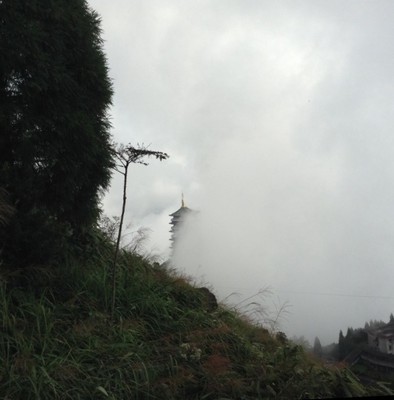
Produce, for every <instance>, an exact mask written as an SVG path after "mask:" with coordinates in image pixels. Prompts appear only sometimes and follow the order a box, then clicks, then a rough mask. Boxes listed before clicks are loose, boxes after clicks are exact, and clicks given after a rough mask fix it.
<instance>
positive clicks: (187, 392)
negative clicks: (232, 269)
mask: <svg viewBox="0 0 394 400" xmlns="http://www.w3.org/2000/svg"><path fill="white" fill-rule="evenodd" d="M113 250H114V245H113V244H111V243H109V242H107V241H106V240H103V239H101V236H100V235H99V234H98V235H97V244H96V247H95V248H92V252H91V255H90V256H89V258H88V259H86V260H81V259H79V260H72V259H70V260H69V261H68V263H67V264H65V265H63V266H61V267H57V268H44V267H42V268H38V267H36V268H32V269H30V275H29V276H28V277H27V276H26V275H25V274H24V273H23V271H22V270H21V271H18V270H13V271H8V272H6V271H5V270H4V269H3V271H2V273H1V287H0V289H1V300H0V301H1V307H2V310H1V321H0V323H1V328H2V333H1V336H2V340H1V341H0V397H1V398H10V399H38V398H40V399H89V398H94V399H97V398H103V399H104V398H110V399H126V398H127V399H155V398H156V399H186V398H187V399H218V398H227V399H259V398H260V399H263V398H319V397H320V398H324V397H343V396H363V395H367V394H384V393H385V392H384V389H377V388H375V389H374V388H365V387H364V386H362V385H361V384H360V382H359V381H358V380H357V379H356V378H355V377H354V375H353V374H352V373H351V372H350V371H348V370H347V369H346V368H343V367H340V366H331V367H328V366H325V365H323V364H322V363H321V362H320V361H318V360H314V359H312V358H310V356H308V355H307V354H306V353H305V352H304V351H303V350H302V348H301V347H300V346H296V345H293V344H292V343H291V342H289V341H288V340H287V339H286V338H285V336H284V335H279V336H278V337H275V336H274V335H271V334H270V333H269V332H268V331H267V330H266V329H264V328H263V327H261V326H256V325H254V324H252V323H250V322H248V321H247V320H245V319H244V318H243V317H242V316H239V315H237V314H236V313H234V312H233V311H230V310H229V309H227V308H226V307H222V306H219V307H218V308H217V309H215V310H212V308H211V307H209V303H208V302H207V299H206V297H205V295H204V292H203V291H200V290H197V289H196V288H194V287H193V285H191V284H190V283H189V282H188V281H187V280H186V279H184V278H182V277H179V276H177V275H176V274H174V273H173V272H171V270H168V269H166V268H165V267H163V266H159V265H158V264H154V265H151V264H150V263H149V262H147V261H146V260H144V259H143V258H141V257H140V256H138V255H135V254H134V255H133V254H131V253H128V252H125V251H122V252H121V254H120V257H119V268H120V269H119V275H118V286H117V306H116V309H115V315H114V317H113V318H111V316H110V286H109V285H108V275H109V270H108V265H109V264H110V260H111V259H112V256H113Z"/></svg>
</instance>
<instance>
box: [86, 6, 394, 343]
mask: <svg viewBox="0 0 394 400" xmlns="http://www.w3.org/2000/svg"><path fill="white" fill-rule="evenodd" d="M89 3H90V5H91V6H92V8H93V9H95V10H96V11H97V12H98V13H99V14H100V15H101V18H102V28H103V37H104V39H105V44H104V48H105V52H106V54H107V57H108V62H109V67H110V72H109V73H110V77H111V78H112V79H113V83H114V90H115V96H114V104H113V107H112V109H111V121H112V125H113V131H112V133H113V135H114V138H115V140H117V141H119V142H123V143H128V142H131V143H132V144H137V143H145V144H151V147H150V148H151V149H152V150H160V151H165V152H167V153H168V154H170V159H169V160H167V161H164V162H162V163H160V162H158V161H156V160H152V162H151V163H150V165H149V166H148V167H144V166H135V167H133V168H132V170H131V174H130V179H129V192H128V207H127V216H126V219H127V222H129V223H131V224H132V230H136V229H137V228H138V227H140V226H144V227H148V228H150V229H151V230H152V232H151V234H150V241H149V243H148V247H149V248H150V249H154V251H155V252H156V253H158V254H160V255H161V256H162V258H163V260H164V259H166V257H167V256H168V246H169V232H168V231H169V221H170V218H169V216H168V214H170V213H172V212H174V211H176V210H177V209H178V208H179V206H180V201H181V193H182V192H183V193H184V194H185V200H186V203H187V205H188V206H189V207H191V208H193V209H197V210H199V211H200V214H199V216H200V217H199V221H195V223H194V224H192V225H193V226H194V228H193V229H192V228H190V229H189V230H188V232H186V234H185V237H184V251H183V252H180V253H179V255H178V259H177V263H178V267H179V269H180V270H181V271H183V272H185V273H187V274H189V275H192V276H194V277H195V279H196V280H197V281H198V282H201V283H204V284H207V285H210V286H212V288H213V290H214V292H215V293H216V294H217V295H218V297H219V298H221V299H223V298H225V297H226V296H228V295H229V294H231V293H233V292H238V293H241V297H242V296H244V297H247V296H250V295H252V294H253V293H256V292H257V291H258V290H259V289H261V288H263V287H267V286H269V287H270V288H271V290H272V293H273V295H272V296H271V297H270V298H269V299H266V301H267V307H268V305H269V304H271V303H272V302H276V303H283V302H286V301H287V302H288V303H289V304H290V305H291V307H290V308H289V311H290V314H289V315H288V316H287V321H283V322H282V326H281V329H283V330H284V331H285V332H286V333H287V334H288V336H290V337H291V336H292V335H297V336H300V335H305V336H306V337H307V338H308V339H309V340H310V341H312V343H313V338H314V337H315V336H319V338H320V339H321V341H322V342H323V344H324V343H325V344H327V343H328V342H330V341H334V340H335V341H337V338H338V333H339V329H342V330H344V331H346V329H347V327H348V326H353V327H359V326H364V322H365V321H366V320H369V319H383V320H388V317H389V315H390V312H394V294H392V293H393V291H392V287H393V283H394V156H393V154H394V135H393V132H392V130H393V128H394V112H393V109H394V24H393V22H392V21H393V20H394V2H392V1H390V0H387V1H379V0H373V1H372V0H371V1H367V0H347V1H343V0H338V1H336V0H330V1H319V0H313V1H312V0H310V1H297V0H291V1H264V0H210V1H208V0H205V1H204V0H195V1H182V0H140V1H137V0H114V1H111V2H110V1H108V0H90V1H89ZM121 194H122V193H121V179H120V177H116V176H114V179H113V184H112V188H111V190H110V191H109V193H108V194H107V196H106V197H105V199H104V201H103V204H104V208H105V211H106V213H107V214H108V215H119V212H120V207H121ZM196 243H198V246H197V245H196ZM232 298H233V299H234V298H235V297H234V296H232Z"/></svg>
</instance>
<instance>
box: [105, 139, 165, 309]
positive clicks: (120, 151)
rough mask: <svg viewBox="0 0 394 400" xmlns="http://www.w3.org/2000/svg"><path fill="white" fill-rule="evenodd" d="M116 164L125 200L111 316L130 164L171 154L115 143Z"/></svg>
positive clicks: (114, 267) (159, 158) (113, 280)
mask: <svg viewBox="0 0 394 400" xmlns="http://www.w3.org/2000/svg"><path fill="white" fill-rule="evenodd" d="M115 157H116V165H115V167H114V169H115V170H116V171H117V172H119V173H120V174H122V175H123V201H122V212H121V214H120V221H119V230H118V237H117V240H116V247H115V254H114V259H113V264H112V302H111V316H113V315H114V310H115V298H116V274H117V264H116V263H117V260H118V254H119V246H120V239H121V237H122V228H123V219H124V213H125V209H126V201H127V174H128V171H129V166H130V164H142V165H148V163H147V162H146V161H145V159H146V158H147V157H155V158H156V159H157V160H160V161H163V160H166V159H167V158H168V157H169V156H168V154H166V153H163V152H161V151H153V150H149V149H148V147H147V146H144V145H137V147H134V146H131V145H130V144H128V145H123V144H117V145H115Z"/></svg>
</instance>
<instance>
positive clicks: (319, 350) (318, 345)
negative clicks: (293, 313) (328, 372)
mask: <svg viewBox="0 0 394 400" xmlns="http://www.w3.org/2000/svg"><path fill="white" fill-rule="evenodd" d="M313 353H314V354H315V355H316V356H318V357H321V356H322V354H323V348H322V345H321V343H320V340H319V338H318V337H317V336H316V337H315V341H314V343H313Z"/></svg>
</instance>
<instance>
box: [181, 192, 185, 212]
mask: <svg viewBox="0 0 394 400" xmlns="http://www.w3.org/2000/svg"><path fill="white" fill-rule="evenodd" d="M184 207H185V199H184V198H183V192H182V208H184Z"/></svg>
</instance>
